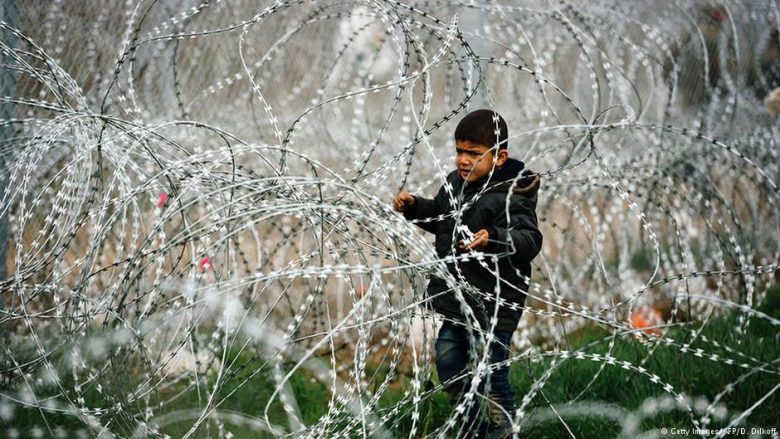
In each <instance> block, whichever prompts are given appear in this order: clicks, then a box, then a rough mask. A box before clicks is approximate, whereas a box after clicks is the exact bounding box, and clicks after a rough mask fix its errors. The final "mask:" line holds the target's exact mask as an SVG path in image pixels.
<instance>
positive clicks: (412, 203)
mask: <svg viewBox="0 0 780 439" xmlns="http://www.w3.org/2000/svg"><path fill="white" fill-rule="evenodd" d="M443 192H444V191H443V189H442V190H440V191H439V194H437V195H436V198H434V199H430V198H423V197H417V196H414V195H412V194H410V193H409V192H399V193H398V195H396V196H395V200H393V208H394V209H395V210H396V211H397V212H403V214H404V218H406V219H408V220H423V219H427V218H435V217H438V216H439V215H440V214H441V213H442V212H440V210H441V209H440V208H439V205H440V203H439V201H438V198H439V195H441V194H442V193H443ZM438 222H439V221H438V220H435V219H434V220H429V221H420V222H417V223H416V224H417V225H418V226H420V228H422V229H423V230H425V231H427V232H431V233H436V225H437V224H438Z"/></svg>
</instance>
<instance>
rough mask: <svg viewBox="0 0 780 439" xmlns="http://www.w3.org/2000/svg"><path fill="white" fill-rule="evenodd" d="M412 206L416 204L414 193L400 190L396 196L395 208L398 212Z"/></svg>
mask: <svg viewBox="0 0 780 439" xmlns="http://www.w3.org/2000/svg"><path fill="white" fill-rule="evenodd" d="M412 206H414V195H412V194H410V193H409V192H399V193H398V195H396V196H395V201H393V208H394V209H395V210H396V212H404V211H406V209H408V208H410V207H412Z"/></svg>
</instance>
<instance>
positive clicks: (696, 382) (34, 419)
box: [0, 286, 780, 438]
mask: <svg viewBox="0 0 780 439" xmlns="http://www.w3.org/2000/svg"><path fill="white" fill-rule="evenodd" d="M757 309H758V310H759V311H761V312H764V313H766V314H768V315H771V316H773V317H775V318H778V317H780V287H778V286H775V287H774V288H773V289H772V290H770V294H769V295H768V297H767V299H766V300H765V301H764V303H762V304H761V305H760V306H759V307H758V308H757ZM738 322H739V320H738V315H736V314H729V315H725V316H719V317H713V318H711V319H710V320H709V321H708V322H707V323H706V324H705V325H704V326H703V327H702V328H701V329H702V331H701V335H703V336H705V337H707V338H709V339H710V340H711V341H713V342H716V343H719V344H720V345H722V346H725V347H728V348H731V349H733V350H734V351H736V352H737V353H738V354H737V353H733V352H732V353H730V352H729V351H728V349H726V348H724V347H718V346H716V345H714V344H712V343H705V342H704V341H703V340H702V337H701V336H700V337H698V338H697V339H695V340H692V339H691V338H690V336H691V334H692V333H693V331H695V330H697V329H699V327H700V326H701V325H702V323H701V322H698V323H697V322H691V323H689V324H688V325H687V326H686V327H685V328H675V329H672V330H670V331H669V332H667V334H666V335H665V336H666V337H669V338H671V339H674V340H675V341H676V342H677V343H678V344H682V343H690V346H689V348H688V352H686V353H683V352H681V351H680V348H679V346H674V345H671V346H670V345H666V344H660V345H658V346H656V347H652V346H650V345H647V344H643V343H641V342H639V341H638V340H636V339H635V338H634V337H631V336H626V337H620V338H617V339H615V340H614V345H613V346H612V349H611V350H610V349H609V344H610V343H609V342H610V340H611V334H609V333H608V332H607V331H606V330H604V329H602V328H599V327H597V326H590V327H587V328H585V329H583V330H580V331H577V332H576V333H574V334H570V336H569V338H568V340H567V341H568V346H570V349H571V350H572V351H581V352H583V353H585V354H587V355H588V356H589V355H592V354H599V355H601V356H602V357H603V356H604V355H605V354H609V355H610V356H611V357H614V358H615V359H617V360H618V364H615V365H606V366H603V363H602V362H594V361H592V360H591V359H589V358H585V359H576V358H574V357H570V358H568V359H565V360H561V359H560V358H558V360H557V361H556V362H555V365H554V366H553V359H552V358H550V357H535V358H534V359H524V360H522V361H520V362H518V363H515V364H513V365H512V367H511V369H510V382H511V384H512V386H513V388H514V390H515V394H516V401H517V402H518V403H519V402H520V401H521V399H522V397H523V396H524V395H526V394H528V392H529V391H530V389H531V387H532V384H533V383H534V382H535V381H537V380H538V379H539V377H541V376H543V374H544V373H545V372H548V371H549V370H550V369H551V368H553V367H554V369H553V370H552V374H551V375H550V377H549V379H548V380H546V381H545V383H544V386H543V387H542V391H541V392H537V393H536V394H535V395H534V397H533V399H532V400H531V403H530V404H529V405H528V407H527V410H526V415H525V417H524V419H525V420H526V421H525V423H524V424H523V425H522V436H527V437H534V438H559V437H568V436H569V431H571V432H572V433H573V434H574V435H576V436H577V437H586V438H590V437H599V438H602V437H604V438H609V437H616V436H618V435H619V433H620V431H621V428H622V425H621V423H620V422H621V421H622V420H624V419H625V418H624V417H618V418H617V419H615V418H609V417H606V416H601V415H599V414H593V413H591V414H590V415H582V414H577V413H569V414H567V412H569V411H570V410H571V409H574V408H578V407H579V408H582V407H591V408H593V410H596V411H597V413H598V412H604V408H605V407H611V408H616V409H618V410H620V411H623V413H629V412H633V413H640V410H639V409H640V408H641V407H642V405H643V404H645V403H646V401H647V399H648V398H653V397H655V398H661V397H664V396H665V395H668V393H667V392H666V391H665V390H664V389H663V386H664V385H665V384H669V385H671V386H672V387H673V388H674V391H675V392H677V393H683V394H685V395H688V396H690V397H692V398H694V399H696V398H706V400H707V401H712V400H713V399H714V398H715V397H716V395H717V394H718V393H719V392H721V391H723V390H724V389H725V388H726V386H727V385H729V384H731V383H736V384H734V389H733V390H732V391H731V392H728V393H727V394H726V395H725V396H724V397H723V398H722V399H721V401H720V402H721V404H722V405H723V406H724V407H725V408H726V409H727V411H728V412H727V417H726V419H721V420H715V421H714V422H713V424H712V425H711V427H717V426H725V425H726V424H727V423H728V420H729V419H731V418H733V417H734V416H737V415H739V414H740V413H741V412H743V411H744V410H746V409H748V408H749V407H751V406H752V405H753V404H755V403H756V402H757V401H759V400H760V399H761V398H763V397H764V396H765V395H766V394H767V393H769V392H770V391H772V389H773V388H774V387H775V386H777V385H778V384H780V377H779V376H778V375H777V374H775V373H773V372H756V373H753V374H752V375H751V376H750V377H748V378H747V379H744V380H742V381H741V382H739V383H737V382H738V381H739V380H740V377H741V376H742V375H743V374H745V373H746V372H747V371H748V369H744V368H742V367H739V366H738V365H729V364H726V363H724V362H723V361H712V360H711V359H709V358H707V356H705V357H704V358H700V357H698V356H696V355H694V352H695V350H696V349H697V348H701V349H703V350H704V352H706V353H707V354H718V355H719V356H720V358H721V359H723V358H732V359H735V360H739V361H738V362H739V363H742V362H745V361H749V362H753V360H744V359H743V356H744V358H751V359H755V360H756V361H757V362H758V363H756V364H760V363H768V362H772V361H775V360H778V359H780V342H779V341H778V340H780V338H778V328H777V327H776V326H773V325H771V324H770V323H769V322H767V321H765V320H763V319H758V318H751V319H750V320H749V322H748V325H747V329H746V331H745V332H744V333H740V332H738V331H737V330H736V328H737V325H738ZM228 357H229V358H228V361H226V364H229V360H230V359H236V360H237V362H236V364H242V365H243V366H244V367H243V368H242V369H241V373H240V374H238V376H237V377H232V378H231V379H229V380H228V381H227V383H226V384H225V385H223V386H222V387H221V388H220V391H219V394H218V395H217V398H218V400H220V405H219V411H220V412H223V413H240V414H243V415H246V416H248V417H251V418H253V419H255V420H261V419H262V418H263V412H264V409H265V407H266V402H267V401H269V399H270V397H271V394H272V392H273V389H274V388H275V380H274V379H273V376H272V374H271V372H270V370H269V367H268V366H267V365H265V366H264V363H262V362H261V360H259V359H256V358H252V357H250V356H248V355H247V354H246V353H245V352H244V353H237V352H230V353H229V355H228ZM623 361H627V362H629V363H631V364H632V365H634V366H639V365H640V364H641V365H642V366H643V367H644V368H645V369H646V370H647V373H648V374H655V375H658V377H660V383H658V384H656V383H653V382H652V381H651V380H650V378H649V377H648V376H646V375H642V374H640V373H638V372H636V371H635V370H625V369H623V368H621V362H623ZM289 366H290V365H286V367H289ZM777 366H778V364H777V363H776V364H775V365H773V368H774V370H776V369H777ZM751 367H754V366H751ZM137 369H138V365H133V364H121V365H114V366H112V367H110V368H108V374H110V375H111V376H104V377H102V379H100V380H99V381H100V382H101V383H110V385H111V388H110V389H107V390H108V391H105V390H104V391H103V392H102V393H101V392H98V391H97V390H96V389H95V388H94V386H91V385H87V386H85V388H84V393H83V395H84V398H85V400H86V405H87V406H90V407H108V406H110V405H111V404H114V403H116V402H117V401H106V400H105V397H104V395H105V394H106V393H108V394H113V395H121V394H122V393H123V392H126V391H131V390H133V389H135V388H136V387H137V385H138V382H139V381H138V380H139V378H138V377H134V376H133V374H132V371H133V370H137ZM233 370H235V369H233ZM255 370H261V372H260V373H257V374H255V375H254V376H250V374H251V372H252V371H255ZM367 372H368V373H367V376H368V377H373V376H376V380H378V381H376V382H382V381H383V380H384V375H385V374H386V373H387V370H386V367H385V366H383V365H378V366H376V367H375V366H372V367H370V368H368V370H367ZM32 378H33V382H34V378H35V376H34V374H33V376H32ZM60 378H61V380H62V385H63V388H65V389H68V390H67V392H66V393H67V394H68V396H69V397H71V398H75V397H76V395H75V393H74V392H73V391H72V387H71V386H72V383H71V382H69V381H68V375H66V374H61V376H60ZM216 380H217V377H216V376H215V375H214V374H210V375H208V376H206V377H204V378H203V381H204V382H202V383H201V384H202V386H201V392H200V393H199V392H197V391H196V390H194V389H192V388H188V387H186V384H184V383H181V384H178V385H175V386H173V387H171V388H168V389H165V390H157V391H156V392H153V393H152V396H151V399H150V403H154V402H155V401H158V400H159V401H169V403H168V404H167V405H164V406H163V407H160V408H156V409H155V417H159V416H162V417H165V416H174V415H179V416H180V418H179V420H178V421H170V422H167V423H166V424H165V425H164V426H163V428H162V432H163V433H165V434H168V435H170V436H171V437H180V436H182V435H183V434H184V433H185V432H187V431H188V430H189V429H190V428H191V426H192V424H193V422H194V419H193V417H194V416H196V415H198V414H199V413H200V412H201V411H202V408H203V407H205V401H206V399H207V397H208V391H210V390H211V389H212V388H213V385H214V383H215V382H216ZM399 380H400V381H399V382H397V383H395V385H394V386H392V387H391V388H390V389H389V390H387V391H386V392H385V393H384V394H383V395H382V398H381V399H380V403H379V407H380V408H379V409H378V411H377V413H375V415H376V416H381V415H382V414H383V413H385V412H384V410H387V409H389V408H392V407H395V406H396V405H397V404H399V401H401V400H402V396H403V394H404V391H405V390H406V389H408V388H409V385H408V379H404V378H403V377H401V378H399ZM434 381H435V379H434ZM430 384H431V383H428V385H429V386H430ZM104 385H105V384H104ZM34 386H35V387H34V388H35V393H36V395H37V396H38V397H44V396H46V395H57V394H59V393H60V389H58V388H56V387H55V386H53V385H51V384H48V385H46V384H43V385H41V384H34ZM290 387H291V388H292V390H293V392H294V394H295V396H296V399H297V404H298V407H299V409H300V413H301V414H302V418H303V419H302V421H303V422H304V423H305V424H306V425H312V424H315V423H317V421H318V420H319V419H320V418H321V417H323V416H324V415H326V413H327V409H328V407H327V404H328V401H330V399H331V394H330V390H329V386H328V385H327V384H323V383H322V382H320V381H318V380H316V379H314V377H313V376H311V375H310V374H309V373H308V372H306V371H305V370H301V371H299V372H296V373H295V374H293V376H292V379H291V381H290ZM429 388H430V387H429ZM8 390H9V389H8V387H7V386H6V387H5V389H2V388H0V391H2V393H6V392H8ZM423 390H424V391H425V390H426V389H423ZM17 391H18V387H16V388H15V389H14V392H8V393H9V394H10V393H16V392H17ZM182 391H183V393H182V394H181V396H180V397H178V398H175V399H172V397H173V395H175V394H177V393H179V392H182ZM402 404H403V405H402V406H401V410H400V411H399V413H398V414H397V415H396V416H394V417H393V418H392V419H391V420H390V422H389V423H388V424H387V425H386V428H387V429H388V430H390V431H391V432H392V433H393V434H395V435H396V436H397V437H406V436H408V433H409V431H410V429H411V425H412V422H411V412H412V410H411V408H412V406H411V404H408V403H402ZM136 406H137V407H125V410H123V412H125V413H133V411H134V410H138V411H139V414H137V415H136V416H140V410H141V409H142V407H143V404H136ZM551 408H555V410H556V411H558V412H559V413H563V414H562V415H561V419H558V418H557V417H555V416H554V415H553V414H552V413H553V412H552V410H551ZM419 409H420V410H419V411H420V420H419V421H418V423H417V425H418V428H417V431H418V436H424V435H426V434H429V433H430V432H432V431H434V430H435V429H436V428H438V427H439V426H441V425H442V424H443V423H444V422H445V421H446V419H447V418H448V416H449V414H450V410H451V409H450V406H449V404H448V402H447V399H446V397H445V396H444V394H443V393H442V392H434V393H432V394H430V395H429V396H428V397H427V398H425V399H424V400H423V401H422V403H421V405H420V407H419ZM778 409H780V391H778V392H776V393H774V394H772V395H771V396H769V397H768V398H766V400H765V401H764V402H763V403H762V404H761V405H760V406H759V407H757V408H756V409H755V411H754V412H753V413H752V414H750V415H749V416H748V417H747V418H746V420H745V422H744V425H746V426H748V427H750V426H757V427H765V428H771V427H778V426H779V423H778V421H777V419H778V417H777V411H778ZM268 414H269V418H270V420H271V422H272V423H274V424H276V425H278V426H280V427H282V428H285V429H287V428H288V422H287V416H286V414H285V412H284V409H283V407H282V405H281V403H280V402H279V400H278V398H277V399H276V400H275V401H274V402H273V403H272V404H271V405H270V406H269V412H268ZM698 416H700V415H697V417H698ZM44 419H45V422H48V424H49V425H50V426H59V427H60V428H62V429H64V430H65V431H68V432H71V431H76V430H78V429H84V426H83V424H82V423H81V421H79V420H78V419H77V418H75V417H74V416H71V415H63V414H52V413H47V414H46V415H45V418H44V415H42V414H41V413H40V412H39V411H37V410H34V409H27V408H20V407H19V406H16V408H15V410H14V414H13V417H12V418H11V419H10V420H2V418H0V430H7V429H8V428H16V429H17V430H18V431H20V432H29V431H30V430H31V429H32V428H33V427H34V426H39V427H43V426H44V425H45V424H44ZM109 420H110V421H111V425H112V427H113V428H115V429H119V430H124V431H125V432H127V433H128V434H129V432H131V431H132V428H131V427H132V425H133V423H134V420H133V419H132V418H130V417H129V416H128V415H125V416H124V417H118V416H115V415H113V414H112V413H106V414H105V415H103V416H101V421H103V422H107V421H109ZM346 422H348V419H347V417H342V418H341V419H337V420H336V421H335V423H336V427H334V430H337V429H338V428H339V427H340V426H344V425H346ZM228 424H229V425H230V427H229V429H230V431H231V432H232V433H233V434H234V437H237V438H244V437H246V438H250V437H251V438H265V437H273V436H272V435H271V434H269V433H262V432H258V430H257V428H255V427H253V426H252V425H247V424H242V423H240V422H232V423H228ZM639 425H640V430H641V431H648V430H652V429H660V428H692V427H693V424H692V422H691V419H690V415H689V414H688V413H687V412H686V411H684V410H681V409H671V410H665V411H659V412H657V413H654V414H648V415H647V416H644V417H643V418H642V419H641V423H640V424H639ZM44 431H45V430H44ZM217 435H218V431H217V429H216V426H215V424H214V423H212V422H204V423H203V426H202V428H200V429H199V430H198V431H197V432H196V435H195V436H194V437H216V436H217ZM46 436H48V432H47V434H45V435H44V437H46ZM354 436H355V437H359V434H357V433H356V434H355V435H354Z"/></svg>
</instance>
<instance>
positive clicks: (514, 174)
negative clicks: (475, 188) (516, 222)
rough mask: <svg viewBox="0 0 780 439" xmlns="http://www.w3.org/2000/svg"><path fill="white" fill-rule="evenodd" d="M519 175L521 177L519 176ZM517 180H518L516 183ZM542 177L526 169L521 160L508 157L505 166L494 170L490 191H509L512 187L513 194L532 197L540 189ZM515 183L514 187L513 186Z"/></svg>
mask: <svg viewBox="0 0 780 439" xmlns="http://www.w3.org/2000/svg"><path fill="white" fill-rule="evenodd" d="M518 176H519V178H518ZM515 181H517V182H516V183H515ZM541 181H542V179H541V177H539V175H538V174H534V173H533V172H531V171H529V170H528V169H525V163H523V162H522V161H521V160H517V159H513V158H508V159H507V160H506V162H504V166H502V167H500V168H498V169H496V170H495V171H493V177H492V178H491V179H490V188H489V189H488V191H490V192H507V191H509V189H510V188H511V189H512V193H513V194H520V195H525V196H528V197H532V196H534V195H536V192H538V191H539V185H540V184H541ZM512 184H514V187H512Z"/></svg>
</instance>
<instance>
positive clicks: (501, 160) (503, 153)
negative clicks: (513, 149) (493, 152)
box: [496, 148, 509, 168]
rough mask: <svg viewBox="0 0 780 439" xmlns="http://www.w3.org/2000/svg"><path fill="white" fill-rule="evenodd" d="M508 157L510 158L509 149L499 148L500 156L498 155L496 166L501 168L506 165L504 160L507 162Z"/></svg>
mask: <svg viewBox="0 0 780 439" xmlns="http://www.w3.org/2000/svg"><path fill="white" fill-rule="evenodd" d="M508 158H509V151H507V150H506V148H503V149H499V150H498V157H496V166H497V167H499V168H500V167H502V166H504V162H506V159H508Z"/></svg>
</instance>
